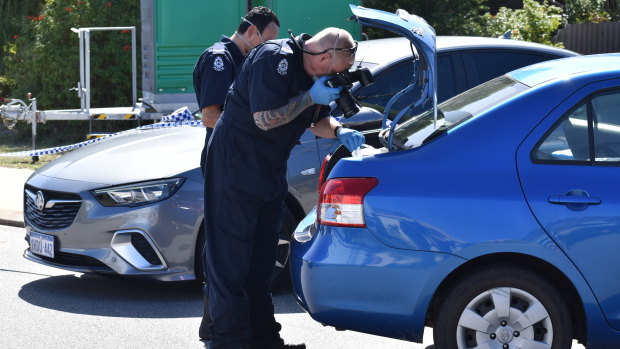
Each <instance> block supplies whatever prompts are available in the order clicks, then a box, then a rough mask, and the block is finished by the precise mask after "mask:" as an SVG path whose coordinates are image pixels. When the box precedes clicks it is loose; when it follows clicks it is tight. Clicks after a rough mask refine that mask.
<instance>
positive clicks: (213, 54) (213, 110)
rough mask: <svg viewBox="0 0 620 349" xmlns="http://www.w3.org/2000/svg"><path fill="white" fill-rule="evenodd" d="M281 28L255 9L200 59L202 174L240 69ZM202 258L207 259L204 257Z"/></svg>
mask: <svg viewBox="0 0 620 349" xmlns="http://www.w3.org/2000/svg"><path fill="white" fill-rule="evenodd" d="M279 26H280V21H279V20H278V17H277V16H276V15H275V14H274V13H273V12H272V11H271V10H270V9H268V8H266V7H262V6H258V7H254V8H253V9H252V10H250V11H249V12H248V13H247V14H246V15H245V16H244V17H243V18H242V19H241V23H240V24H239V27H238V28H237V31H236V32H235V33H234V34H233V35H232V37H230V38H228V37H227V36H224V35H222V38H221V40H220V41H219V42H216V43H215V44H214V45H213V46H211V47H209V48H207V49H206V50H205V51H204V52H203V53H202V55H201V56H200V58H199V59H198V62H197V63H196V66H195V67H194V90H195V91H196V100H197V102H198V108H199V109H200V111H201V113H202V122H203V125H204V126H205V127H207V135H206V138H205V146H204V149H203V150H202V155H201V157H200V168H201V170H202V173H204V171H205V155H206V150H207V144H208V142H209V137H210V136H211V133H212V132H213V127H214V126H215V122H216V121H217V119H218V118H219V117H220V114H221V113H222V109H223V107H224V100H225V99H226V93H227V92H228V88H229V87H230V85H231V84H232V82H233V80H234V79H235V76H236V75H237V71H238V70H239V68H240V67H241V63H242V62H243V58H244V57H245V55H247V54H248V52H250V51H251V50H252V49H253V48H254V47H256V46H258V45H260V44H262V43H263V42H264V41H266V40H272V39H275V38H277V37H278V33H279ZM201 258H203V259H204V256H202V257H201ZM203 265H204V263H203ZM205 280H206V278H205ZM203 293H204V296H205V302H204V305H205V306H204V314H203V317H202V322H201V323H200V329H199V332H198V335H199V336H200V338H201V339H204V340H207V339H209V331H208V328H209V325H210V323H211V320H210V318H209V307H208V301H207V299H208V285H207V282H205V284H204V286H203Z"/></svg>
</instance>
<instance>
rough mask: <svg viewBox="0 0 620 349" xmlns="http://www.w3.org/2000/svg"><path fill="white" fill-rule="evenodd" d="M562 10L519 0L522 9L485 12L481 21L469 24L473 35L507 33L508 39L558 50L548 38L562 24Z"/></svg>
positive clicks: (503, 8)
mask: <svg viewBox="0 0 620 349" xmlns="http://www.w3.org/2000/svg"><path fill="white" fill-rule="evenodd" d="M564 23H565V21H564V18H563V11H562V8H560V7H557V6H554V5H549V4H548V3H547V1H546V0H544V1H543V2H542V3H538V2H537V1H535V0H523V9H516V10H515V9H508V8H505V7H502V8H500V10H499V11H498V13H497V15H491V14H490V13H485V14H484V16H482V21H481V22H479V23H476V24H475V25H472V26H471V27H470V32H471V33H472V34H473V35H480V36H490V37H498V36H500V35H502V34H504V33H505V32H507V31H510V33H511V38H512V39H516V40H525V41H531V42H538V43H541V44H547V45H553V46H559V47H562V44H561V43H553V42H552V41H551V38H552V37H553V35H555V33H557V31H558V29H559V28H560V27H561V26H562V25H564Z"/></svg>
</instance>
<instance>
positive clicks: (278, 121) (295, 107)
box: [254, 91, 313, 131]
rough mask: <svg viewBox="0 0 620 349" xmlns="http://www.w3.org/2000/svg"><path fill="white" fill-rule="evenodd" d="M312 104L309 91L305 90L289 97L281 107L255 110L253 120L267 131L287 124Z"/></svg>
mask: <svg viewBox="0 0 620 349" xmlns="http://www.w3.org/2000/svg"><path fill="white" fill-rule="evenodd" d="M312 104H313V103H312V98H311V97H310V93H308V92H307V91H305V92H302V93H300V94H298V95H297V96H295V97H293V98H291V99H289V101H288V103H287V104H286V105H284V106H283V107H281V108H278V109H273V110H265V111H257V112H255V113H254V122H255V123H256V126H258V127H259V128H260V129H261V130H263V131H267V130H270V129H272V128H275V127H278V126H282V125H285V124H288V123H289V122H291V121H292V120H294V119H295V118H296V117H297V116H298V115H299V114H301V112H302V111H304V110H305V109H306V108H308V107H309V106H311V105H312Z"/></svg>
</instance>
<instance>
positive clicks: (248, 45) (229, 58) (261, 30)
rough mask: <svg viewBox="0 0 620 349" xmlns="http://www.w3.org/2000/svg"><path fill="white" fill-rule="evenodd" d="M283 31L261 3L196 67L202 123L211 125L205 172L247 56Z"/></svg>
mask: <svg viewBox="0 0 620 349" xmlns="http://www.w3.org/2000/svg"><path fill="white" fill-rule="evenodd" d="M279 31H280V21H279V20H278V17H277V16H276V15H275V13H273V11H271V9H269V8H266V7H263V6H257V7H254V8H253V9H251V10H250V11H249V12H248V13H247V14H246V15H245V16H244V17H242V18H241V23H239V27H238V28H237V31H236V32H235V33H234V34H233V35H232V36H231V37H230V38H229V37H227V36H225V35H222V38H221V39H220V41H219V42H216V43H215V44H213V46H211V47H209V48H207V49H206V50H205V51H204V52H203V53H202V55H200V58H198V61H197V62H196V66H195V67H194V75H193V76H194V90H195V92H196V101H197V102H198V109H199V110H200V113H201V114H202V123H203V125H204V126H205V127H207V138H206V140H205V149H203V151H202V156H201V158H200V168H201V169H202V173H204V169H205V168H204V165H205V163H204V160H205V154H206V145H207V144H208V140H209V137H210V136H211V133H212V132H213V127H215V122H216V121H217V119H218V118H219V117H220V114H221V113H222V109H223V107H224V100H225V99H226V93H227V92H228V88H229V87H230V85H231V84H232V82H233V80H234V79H235V76H236V75H237V71H238V70H239V68H240V67H241V62H243V58H244V57H245V55H247V54H248V52H250V51H251V50H252V49H253V48H254V47H256V46H258V45H260V44H262V43H263V42H265V41H267V40H273V39H275V38H277V37H278V34H279Z"/></svg>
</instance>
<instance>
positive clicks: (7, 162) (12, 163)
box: [0, 145, 63, 170]
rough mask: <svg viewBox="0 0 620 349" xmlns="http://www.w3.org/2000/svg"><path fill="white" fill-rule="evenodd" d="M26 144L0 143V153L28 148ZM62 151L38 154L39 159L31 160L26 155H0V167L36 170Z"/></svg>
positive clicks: (58, 155) (55, 157)
mask: <svg viewBox="0 0 620 349" xmlns="http://www.w3.org/2000/svg"><path fill="white" fill-rule="evenodd" d="M30 149H31V148H30V147H28V146H10V145H0V153H12V152H17V151H25V150H30ZM62 154H63V153H60V154H52V155H42V156H39V161H37V162H33V161H32V158H31V157H26V156H0V167H10V168H27V169H31V170H36V169H38V168H39V167H41V166H43V165H45V164H47V163H48V162H50V161H52V160H54V159H57V158H59V157H60V156H61V155H62Z"/></svg>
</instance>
